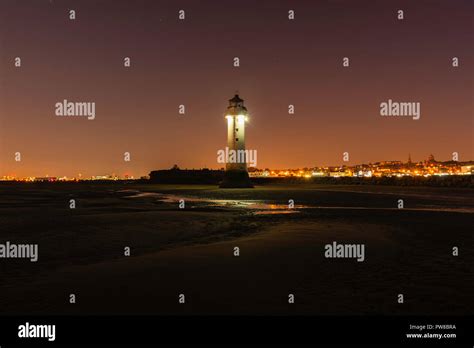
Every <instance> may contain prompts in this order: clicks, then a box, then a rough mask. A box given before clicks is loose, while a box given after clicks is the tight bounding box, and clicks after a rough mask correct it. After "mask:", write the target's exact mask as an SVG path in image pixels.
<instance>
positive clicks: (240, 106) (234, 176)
mask: <svg viewBox="0 0 474 348" xmlns="http://www.w3.org/2000/svg"><path fill="white" fill-rule="evenodd" d="M225 117H226V119H227V147H228V149H229V153H232V152H233V151H235V154H236V155H235V156H234V159H235V160H229V159H232V157H231V156H229V158H228V159H227V163H226V173H225V177H224V180H223V182H222V183H221V187H223V188H244V187H253V186H252V184H251V182H250V179H249V175H248V173H247V163H246V162H247V158H246V157H245V123H246V122H247V120H248V112H247V108H246V107H245V106H244V101H243V99H240V97H239V96H238V95H237V94H236V95H235V96H234V97H233V98H232V99H229V106H228V107H227V110H226V113H225Z"/></svg>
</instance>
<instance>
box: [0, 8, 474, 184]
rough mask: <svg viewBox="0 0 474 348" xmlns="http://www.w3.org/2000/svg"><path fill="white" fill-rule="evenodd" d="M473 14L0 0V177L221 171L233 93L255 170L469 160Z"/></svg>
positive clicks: (463, 11)
mask: <svg viewBox="0 0 474 348" xmlns="http://www.w3.org/2000/svg"><path fill="white" fill-rule="evenodd" d="M70 9H74V10H75V11H76V19H75V20H70V19H69V10H70ZM180 9H183V10H185V14H186V19H185V20H179V19H178V11H179V10H180ZM291 9H293V10H295V20H289V19H288V10H291ZM399 9H402V10H404V15H405V19H404V20H401V21H400V20H398V19H397V10H399ZM473 10H474V5H473V1H469V0H468V1H461V0H459V1H452V0H446V1H435V0H432V1H412V0H411V1H400V0H397V1H353V0H347V1H342V0H328V1H315V0H314V1H256V0H241V1H235V0H232V1H225V0H224V1H217V0H216V1H210V0H208V1H171V0H170V1H151V0H150V1H131V0H129V1H116V0H114V1H77V0H76V1H63V0H61V1H58V0H51V1H48V0H45V1H39V0H36V1H15V0H0V176H3V175H17V176H45V175H46V174H49V175H50V176H63V175H66V176H77V174H78V173H82V174H83V175H84V176H91V175H105V174H111V173H116V174H119V175H124V174H125V173H128V174H131V175H134V176H140V175H146V174H148V173H149V172H150V170H153V169H162V168H170V167H171V166H172V165H173V164H178V165H179V166H180V167H182V168H201V167H209V168H220V167H223V165H222V164H219V163H217V155H216V152H217V150H219V149H223V148H224V147H225V146H226V135H227V133H226V121H225V119H224V111H225V109H226V107H227V105H228V99H230V98H232V97H233V95H234V93H235V91H236V90H238V91H239V94H240V96H241V97H242V98H243V99H244V100H245V104H246V106H247V108H248V110H249V113H250V120H249V123H248V128H247V148H250V149H256V150H257V151H258V163H257V167H258V168H275V169H276V168H280V169H285V168H298V167H312V166H322V165H341V164H347V163H344V162H343V161H342V153H343V152H345V151H347V152H349V154H350V161H349V162H348V164H349V165H351V164H356V163H367V162H375V161H382V160H403V161H406V160H407V158H408V154H409V153H411V157H412V159H413V160H414V161H419V160H423V159H426V158H427V157H428V155H429V154H430V153H433V154H434V155H435V158H436V159H438V160H450V159H451V154H452V152H454V151H456V152H458V153H459V156H460V158H459V160H461V161H466V160H471V159H473V157H474V156H473V95H474V93H473V92H474V91H473V75H474V74H473V72H474V71H473V65H472V64H473V42H474V38H473V31H472V14H473ZM15 57H20V58H21V63H22V66H21V67H20V68H17V67H15V66H14V59H15ZM124 57H130V58H131V67H130V68H126V67H124V66H123V59H124ZM234 57H239V58H240V67H238V68H235V67H234V66H233V58H234ZM343 57H349V58H350V67H346V68H345V67H343V65H342V59H343ZM452 57H458V58H459V67H457V68H454V67H452ZM64 99H67V100H69V101H90V102H95V103H96V117H95V120H87V119H86V118H83V117H77V118H74V117H57V116H55V107H54V105H55V103H57V102H62V101H63V100H64ZM388 99H392V100H394V101H409V102H412V101H413V102H420V103H421V118H420V120H413V119H411V118H409V117H408V118H403V117H393V118H388V117H382V116H380V113H379V111H380V108H379V106H380V103H381V102H384V101H387V100H388ZM180 104H184V105H185V106H186V114H185V115H179V114H178V106H179V105H180ZM289 104H294V105H295V114H294V115H290V114H288V105H289ZM15 152H20V153H21V156H22V160H21V162H16V161H15V157H14V156H15ZM124 152H130V153H131V161H130V162H125V161H124V160H123V154H124Z"/></svg>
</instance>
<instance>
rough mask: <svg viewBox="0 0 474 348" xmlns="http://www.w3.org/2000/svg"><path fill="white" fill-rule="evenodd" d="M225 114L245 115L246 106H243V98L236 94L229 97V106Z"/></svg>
mask: <svg viewBox="0 0 474 348" xmlns="http://www.w3.org/2000/svg"><path fill="white" fill-rule="evenodd" d="M226 114H227V115H247V108H246V107H245V106H244V100H243V99H241V98H240V97H239V95H238V94H236V95H235V96H234V97H233V98H232V99H229V106H228V107H227V111H226Z"/></svg>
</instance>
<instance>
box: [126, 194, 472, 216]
mask: <svg viewBox="0 0 474 348" xmlns="http://www.w3.org/2000/svg"><path fill="white" fill-rule="evenodd" d="M127 191H128V192H129V193H135V192H136V191H134V190H123V191H120V192H122V193H125V192H127ZM117 192H119V191H117ZM148 197H152V198H153V197H154V198H156V199H157V200H158V201H160V202H164V203H177V202H179V201H180V200H181V199H184V201H186V202H195V203H202V205H203V206H207V207H226V208H246V209H251V210H253V211H254V214H257V215H263V214H292V213H299V210H298V209H307V208H313V209H344V210H391V211H438V212H458V213H471V214H472V213H474V209H473V208H445V207H431V206H430V207H426V206H425V207H419V208H404V209H398V208H388V207H357V206H354V207H350V206H349V207H348V206H308V205H295V206H294V208H292V209H289V208H288V205H286V204H275V203H265V202H264V201H261V200H234V199H210V198H198V197H183V196H178V195H174V194H164V193H156V192H139V193H135V194H133V195H130V196H126V198H148Z"/></svg>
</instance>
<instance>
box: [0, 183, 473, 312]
mask: <svg viewBox="0 0 474 348" xmlns="http://www.w3.org/2000/svg"><path fill="white" fill-rule="evenodd" d="M1 190H2V196H1V199H0V219H1V220H0V222H1V226H2V229H1V232H0V242H4V241H11V242H18V243H20V242H25V243H26V242H27V243H38V245H39V260H38V262H35V263H33V262H29V261H27V260H2V262H1V263H0V271H1V273H2V277H1V280H0V294H1V296H0V311H1V312H2V313H3V314H11V313H25V314H31V313H43V314H44V313H47V314H59V313H61V314H118V313H120V314H467V313H472V311H473V310H474V300H473V298H472V290H473V289H472V285H470V284H472V280H473V279H472V278H473V269H472V267H473V266H472V264H473V263H472V261H473V259H474V257H473V256H474V255H473V251H472V248H470V246H472V245H473V237H472V230H471V228H472V225H473V222H474V218H473V217H474V215H473V211H474V210H473V208H474V202H473V199H472V190H469V189H443V188H409V187H373V186H366V187H358V186H347V187H344V186H334V185H333V186H331V187H325V186H320V185H307V186H301V185H295V186H289V185H286V186H285V185H276V186H262V187H257V188H255V189H253V190H252V189H241V190H219V189H217V188H216V187H214V186H168V185H123V184H122V185H119V184H94V185H90V184H65V185H58V184H56V185H55V184H42V185H24V184H23V185H21V184H20V185H18V184H9V185H5V184H3V185H2V186H1ZM71 198H73V199H75V200H76V202H77V206H76V209H69V203H68V202H69V199H71ZM179 199H184V202H185V208H184V209H180V208H179ZM289 199H292V200H294V204H295V208H293V209H288V206H287V205H288V200H289ZM398 199H403V200H404V202H405V208H404V209H398V208H397V205H396V204H397V200H398ZM333 241H337V242H340V243H361V244H364V245H365V250H366V254H365V260H364V262H357V261H356V260H355V259H328V258H326V257H325V255H324V247H325V245H327V244H328V243H332V242H333ZM126 246H128V247H130V249H131V256H125V255H124V247H126ZM453 246H458V247H459V256H453V255H452V247H453ZM235 247H238V248H239V250H240V255H239V256H234V248H235ZM71 293H74V294H75V295H76V298H77V300H76V303H75V304H70V303H69V302H68V301H69V294H71ZM400 293H403V294H404V298H405V303H403V304H398V303H397V295H398V294H400ZM179 294H184V295H185V303H184V304H180V303H179V302H178V295H179ZM289 294H294V296H295V303H294V304H289V303H288V295H289Z"/></svg>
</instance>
